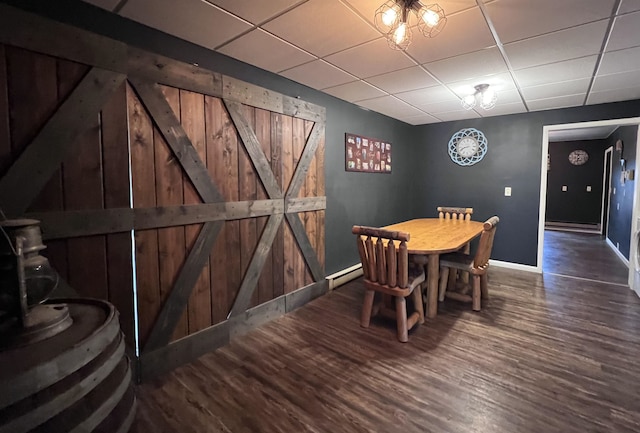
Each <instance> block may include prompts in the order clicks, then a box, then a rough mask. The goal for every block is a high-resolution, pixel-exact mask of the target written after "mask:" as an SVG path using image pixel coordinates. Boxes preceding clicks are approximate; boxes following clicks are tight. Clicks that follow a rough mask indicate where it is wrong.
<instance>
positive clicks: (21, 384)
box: [0, 299, 135, 433]
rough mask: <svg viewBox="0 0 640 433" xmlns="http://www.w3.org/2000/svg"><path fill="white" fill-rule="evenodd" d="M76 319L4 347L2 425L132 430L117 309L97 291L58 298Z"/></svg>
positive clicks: (4, 429) (5, 428)
mask: <svg viewBox="0 0 640 433" xmlns="http://www.w3.org/2000/svg"><path fill="white" fill-rule="evenodd" d="M49 303H65V304H66V305H67V307H68V308H69V314H70V315H71V318H72V319H73V324H72V325H71V326H70V327H69V328H67V329H66V330H64V331H63V332H61V333H59V334H57V335H55V336H53V337H51V338H48V339H46V340H42V341H39V342H37V343H33V344H30V345H27V346H23V347H15V348H8V349H6V350H3V351H2V352H0V433H9V432H11V433H20V432H47V433H58V432H60V433H61V432H91V431H96V432H107V431H108V432H122V433H124V432H127V431H128V430H129V427H130V426H131V423H132V422H133V418H134V414H135V394H134V390H133V385H132V381H131V366H130V364H129V359H128V357H127V356H126V355H125V344H124V338H123V335H122V332H121V331H120V324H119V322H118V313H117V312H116V310H115V308H114V307H113V305H111V304H110V303H108V302H106V301H100V300H95V299H58V300H53V301H50V302H49Z"/></svg>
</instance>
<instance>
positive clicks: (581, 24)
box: [477, 0, 615, 45]
mask: <svg viewBox="0 0 640 433" xmlns="http://www.w3.org/2000/svg"><path fill="white" fill-rule="evenodd" d="M477 1H478V2H480V1H482V0H477ZM611 18H615V16H614V15H609V16H608V17H605V18H598V19H596V20H591V21H586V22H584V23H580V24H574V25H572V26H568V27H563V28H561V29H558V30H551V31H549V32H544V33H540V34H538V35H534V36H529V37H526V38H522V39H515V40H513V41H509V42H507V43H506V44H505V45H513V44H517V43H520V42H525V41H528V40H530V39H538V38H541V37H543V36H549V35H552V34H554V33H561V32H564V31H565V30H571V29H575V28H578V27H582V26H586V25H589V24H593V23H597V22H600V21H605V20H610V19H611Z"/></svg>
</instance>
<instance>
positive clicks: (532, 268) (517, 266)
mask: <svg viewBox="0 0 640 433" xmlns="http://www.w3.org/2000/svg"><path fill="white" fill-rule="evenodd" d="M489 264H490V265H491V266H495V267H497V268H507V269H515V270H517V271H525V272H535V273H536V274H541V273H542V268H541V267H539V266H531V265H522V264H520V263H511V262H503V261H500V260H489Z"/></svg>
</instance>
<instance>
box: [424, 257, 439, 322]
mask: <svg viewBox="0 0 640 433" xmlns="http://www.w3.org/2000/svg"><path fill="white" fill-rule="evenodd" d="M428 273H429V290H428V292H429V293H428V300H429V302H428V305H427V317H429V318H433V317H436V315H437V314H438V277H439V275H440V255H439V254H429V262H428Z"/></svg>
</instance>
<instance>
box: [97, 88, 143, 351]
mask: <svg viewBox="0 0 640 433" xmlns="http://www.w3.org/2000/svg"><path fill="white" fill-rule="evenodd" d="M126 88H127V86H126V83H122V84H121V85H120V87H118V88H117V89H116V90H115V91H114V92H113V94H112V95H111V98H109V100H108V101H107V102H106V103H105V105H104V107H103V108H102V117H101V119H102V148H103V167H104V205H105V208H107V209H109V208H122V209H125V208H129V206H130V199H131V197H130V196H129V145H128V143H129V139H128V129H127V128H128V125H127V123H128V120H127V93H126ZM131 214H133V212H131ZM130 230H131V229H129V230H128V231H126V232H124V233H115V234H109V235H107V277H108V284H109V300H110V301H111V302H112V303H113V305H115V307H116V308H117V309H118V311H119V312H120V327H121V328H122V331H123V332H124V335H125V339H126V342H127V344H128V345H129V346H130V347H134V346H135V341H134V333H135V330H134V321H135V316H134V303H133V296H134V293H133V266H132V255H131V233H130Z"/></svg>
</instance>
